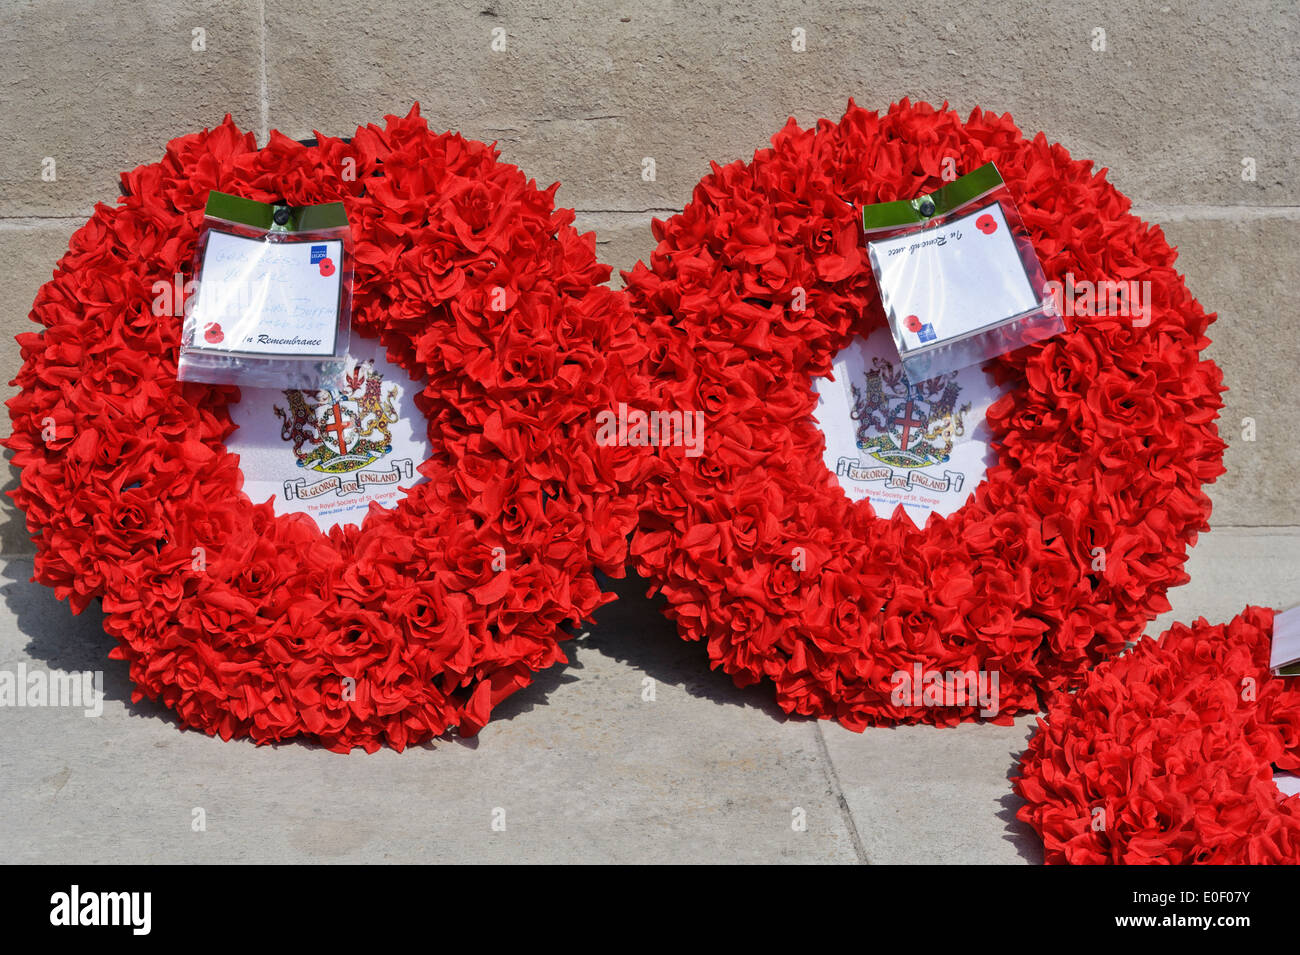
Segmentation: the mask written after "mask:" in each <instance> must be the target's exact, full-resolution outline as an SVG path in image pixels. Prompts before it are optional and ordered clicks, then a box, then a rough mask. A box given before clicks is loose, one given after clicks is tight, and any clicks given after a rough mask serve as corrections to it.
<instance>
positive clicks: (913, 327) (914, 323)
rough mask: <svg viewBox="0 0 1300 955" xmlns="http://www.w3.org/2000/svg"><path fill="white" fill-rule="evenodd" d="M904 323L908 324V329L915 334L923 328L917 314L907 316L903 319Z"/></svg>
mask: <svg viewBox="0 0 1300 955" xmlns="http://www.w3.org/2000/svg"><path fill="white" fill-rule="evenodd" d="M903 324H904V325H906V326H907V330H908V331H909V332H912V333H913V334H916V333H917V332H919V331H920V330H921V320H920V319H919V318H917V317H916V316H915V315H909V316H907V318H905V319H903Z"/></svg>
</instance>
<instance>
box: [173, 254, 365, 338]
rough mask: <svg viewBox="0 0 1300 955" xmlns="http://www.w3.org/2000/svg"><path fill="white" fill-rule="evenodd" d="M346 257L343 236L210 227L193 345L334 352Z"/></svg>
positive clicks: (193, 324)
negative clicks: (292, 236) (261, 234)
mask: <svg viewBox="0 0 1300 955" xmlns="http://www.w3.org/2000/svg"><path fill="white" fill-rule="evenodd" d="M342 261H343V243H342V242H341V241H340V240H338V239H327V240H321V241H310V240H309V241H302V242H265V241H261V240H258V239H246V238H244V237H243V236H238V235H231V234H230V233H227V232H217V231H215V230H214V231H212V232H209V233H208V244H207V247H206V248H205V249H204V252H203V263H202V265H201V267H200V269H199V283H198V285H199V288H198V296H197V298H196V299H195V303H194V307H193V311H192V313H191V324H190V327H192V328H193V330H194V340H193V341H191V342H187V345H188V346H189V347H190V348H193V349H197V350H201V351H208V352H221V353H223V354H242V355H259V356H271V357H274V356H312V355H322V356H327V355H333V354H334V347H335V339H336V337H337V335H338V327H339V309H340V305H341V293H342V272H341V271H340V270H339V268H338V265H339V263H340V262H342Z"/></svg>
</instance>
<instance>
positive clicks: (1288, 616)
mask: <svg viewBox="0 0 1300 955" xmlns="http://www.w3.org/2000/svg"><path fill="white" fill-rule="evenodd" d="M1268 665H1269V668H1270V669H1272V670H1273V672H1274V673H1279V672H1284V673H1285V674H1286V675H1288V676H1291V675H1295V674H1298V673H1300V607H1292V608H1291V609H1290V610H1284V611H1282V612H1281V613H1276V614H1274V615H1273V650H1272V653H1271V654H1270V655H1269V659H1268Z"/></svg>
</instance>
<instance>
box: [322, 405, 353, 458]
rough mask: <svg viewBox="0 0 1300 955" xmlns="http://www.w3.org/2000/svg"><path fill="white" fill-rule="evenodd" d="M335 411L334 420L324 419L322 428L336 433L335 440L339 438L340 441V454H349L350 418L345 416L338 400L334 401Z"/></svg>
mask: <svg viewBox="0 0 1300 955" xmlns="http://www.w3.org/2000/svg"><path fill="white" fill-rule="evenodd" d="M333 411H334V420H333V421H322V422H321V430H322V431H327V432H328V431H332V432H333V433H334V436H335V440H337V441H338V443H339V454H347V453H348V444H347V429H348V427H349V424H348V420H347V419H346V418H345V417H343V409H342V408H340V407H339V403H338V402H337V401H336V402H334V408H333Z"/></svg>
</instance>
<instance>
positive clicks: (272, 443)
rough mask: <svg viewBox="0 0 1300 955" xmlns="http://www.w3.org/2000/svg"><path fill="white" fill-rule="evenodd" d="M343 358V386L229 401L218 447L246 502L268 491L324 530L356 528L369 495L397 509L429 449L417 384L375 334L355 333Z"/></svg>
mask: <svg viewBox="0 0 1300 955" xmlns="http://www.w3.org/2000/svg"><path fill="white" fill-rule="evenodd" d="M348 363H349V372H348V375H347V381H346V385H345V387H343V388H342V389H339V390H336V391H329V390H321V391H298V390H293V389H289V390H281V389H278V388H241V389H240V400H239V401H238V402H237V403H236V404H233V405H231V406H230V417H231V420H233V421H234V423H235V424H236V425H238V426H239V429H238V430H237V431H236V432H235V433H234V434H232V435H231V436H230V438H229V440H228V441H227V442H226V448H227V449H228V450H230V451H231V452H233V453H235V454H238V455H239V467H240V470H241V471H242V472H243V474H244V493H246V494H247V495H248V496H249V497H250V498H251V499H252V501H253V503H254V504H261V503H263V502H264V501H266V500H268V499H269V498H271V497H274V498H275V500H274V503H273V507H274V508H275V512H276V513H277V514H307V515H309V516H311V517H312V518H313V519H314V520H315V521H316V524H317V526H318V527H320V529H321V530H323V531H328V530H329V529H330V528H331V527H333V526H334V525H335V524H358V525H359V524H360V523H361V522H362V521H363V520H364V518H365V516H366V511H367V510H368V509H369V507H370V503H371V502H372V501H377V502H379V504H381V505H382V506H384V507H396V506H397V505H398V504H399V503H400V502H401V500H402V498H403V497H404V496H405V494H404V493H403V489H404V488H409V487H411V486H412V485H413V484H415V483H417V482H418V481H421V480H423V478H422V477H421V476H420V475H419V474H418V473H417V472H416V470H415V469H416V468H418V467H419V466H420V465H421V464H423V463H424V461H425V460H426V459H427V458H428V457H429V453H430V445H429V439H428V433H427V427H426V422H425V419H424V415H422V414H421V413H420V411H419V409H417V408H416V406H415V395H416V393H417V392H419V390H420V387H421V386H420V384H419V383H418V382H414V381H411V379H410V377H409V376H408V375H407V373H406V371H405V370H404V369H402V368H400V367H398V366H397V365H393V364H391V363H390V362H389V361H388V360H387V359H386V358H385V357H384V349H383V347H382V346H381V345H380V344H379V343H378V342H377V341H375V340H374V339H361V340H358V339H355V338H354V339H353V341H352V350H351V355H350V356H349V359H348Z"/></svg>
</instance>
